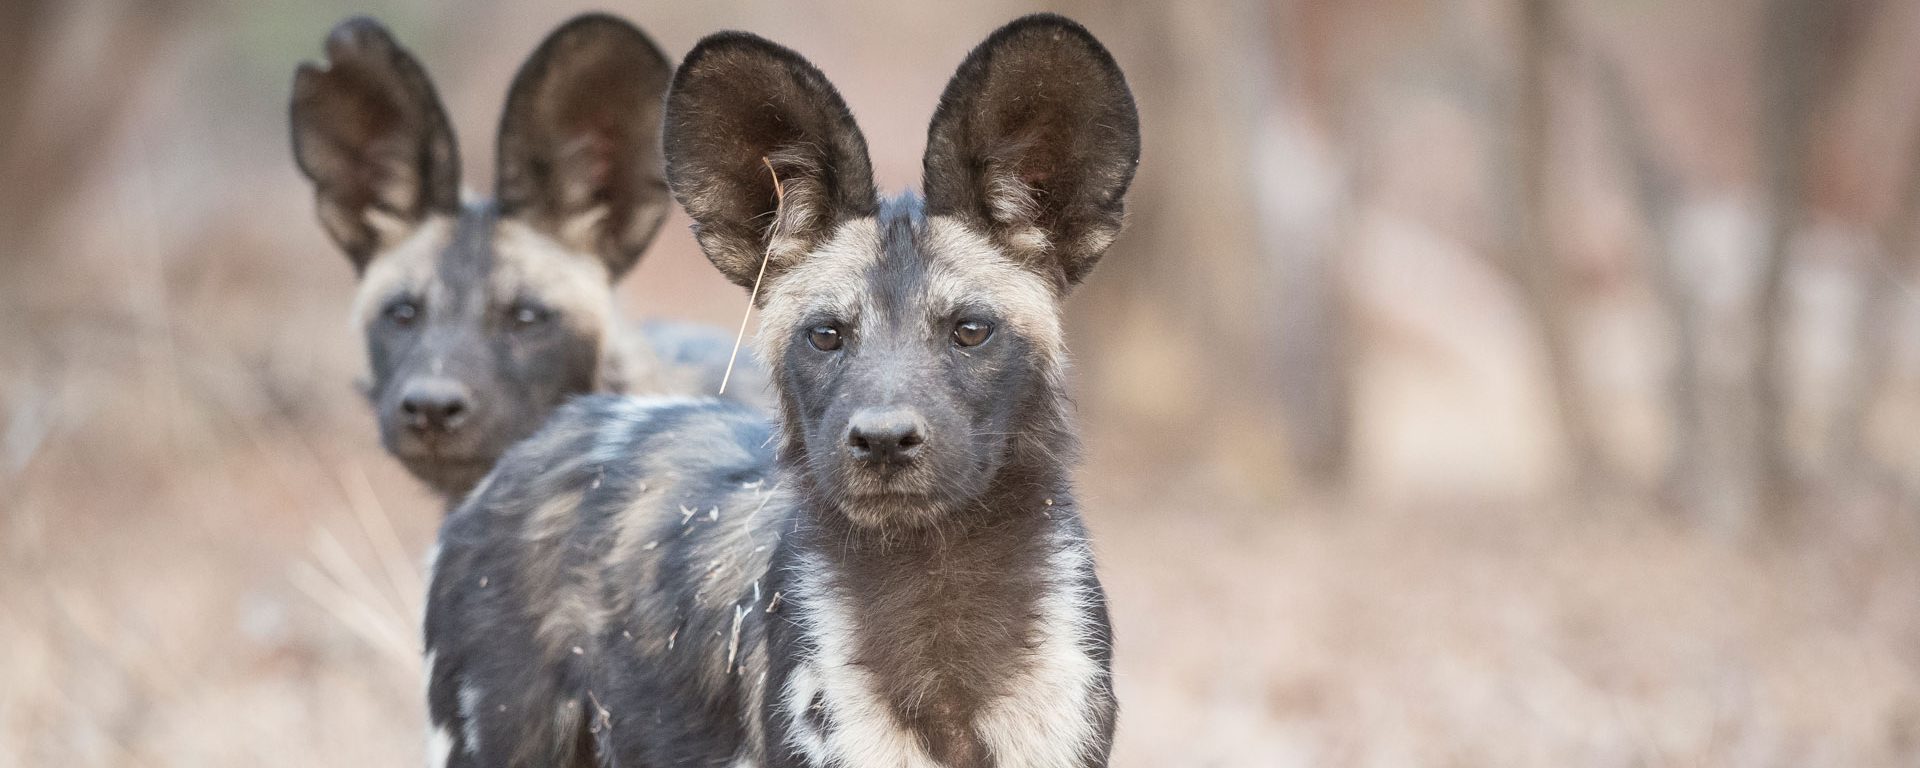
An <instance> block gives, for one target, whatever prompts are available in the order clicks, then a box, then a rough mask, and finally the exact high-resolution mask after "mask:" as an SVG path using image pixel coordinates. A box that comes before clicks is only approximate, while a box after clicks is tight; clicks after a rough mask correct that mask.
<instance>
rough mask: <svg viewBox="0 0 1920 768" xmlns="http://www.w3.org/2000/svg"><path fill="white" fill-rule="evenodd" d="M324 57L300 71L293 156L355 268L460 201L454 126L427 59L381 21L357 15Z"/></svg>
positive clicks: (332, 37)
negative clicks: (430, 76) (425, 64)
mask: <svg viewBox="0 0 1920 768" xmlns="http://www.w3.org/2000/svg"><path fill="white" fill-rule="evenodd" d="M326 49H327V60H326V63H325V64H322V65H314V64H301V65H300V68H299V69H298V70H297V71H295V72H294V76H293V105H292V110H291V112H292V124H293V157H294V160H295V162H297V163H299V165H300V171H301V172H302V173H304V174H306V176H307V178H308V179H309V180H311V181H312V182H313V186H314V191H315V193H316V195H317V196H318V202H319V209H320V222H321V224H322V225H324V226H325V227H326V229H327V234H329V235H331V236H333V240H334V242H336V243H338V244H339V245H340V247H341V248H342V249H344V250H345V251H346V252H347V256H348V257H349V258H351V259H352V260H353V265H354V268H355V269H356V270H364V269H365V268H366V266H367V262H368V261H369V260H371V259H372V258H373V256H374V254H375V253H377V252H378V251H379V250H380V249H381V248H382V247H385V246H389V245H392V244H393V243H394V242H395V241H397V240H399V239H400V238H403V237H405V236H406V234H407V233H409V232H411V231H413V228H414V227H415V226H417V225H418V224H419V223H420V222H421V221H422V220H424V219H425V218H426V217H427V216H428V215H429V214H431V213H455V212H457V211H458V210H459V207H460V160H459V157H458V154H457V152H456V151H455V149H454V141H453V128H452V127H451V126H450V125H449V124H448V122H447V113H446V110H445V109H443V108H441V106H440V98H439V97H438V96H436V95H435V94H434V92H433V83H432V82H430V81H429V80H428V79H427V73H426V70H424V69H422V68H421V67H420V62H418V61H415V60H414V58H413V56H412V55H410V54H408V53H407V51H406V50H405V49H403V48H401V47H400V45H399V44H398V43H395V42H394V41H393V36H392V35H390V34H388V33H387V30H386V28H385V27H382V26H380V23H379V22H377V21H374V20H372V19H367V18H354V19H348V20H346V21H343V22H341V23H340V25H339V26H337V27H334V28H333V32H332V33H331V34H329V35H327V44H326Z"/></svg>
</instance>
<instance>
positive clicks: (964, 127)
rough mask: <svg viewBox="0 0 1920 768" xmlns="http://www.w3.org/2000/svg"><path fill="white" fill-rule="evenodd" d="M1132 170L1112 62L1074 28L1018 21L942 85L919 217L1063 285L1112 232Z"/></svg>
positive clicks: (1084, 268)
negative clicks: (985, 239) (949, 224)
mask: <svg viewBox="0 0 1920 768" xmlns="http://www.w3.org/2000/svg"><path fill="white" fill-rule="evenodd" d="M1139 162H1140V118H1139V115H1138V113H1137V112H1136V111H1135V109H1134V105H1133V93H1132V92H1131V91H1130V90H1128V88H1127V80H1126V76H1125V75H1122V74H1121V72H1120V67H1119V65H1117V64H1115V63H1114V61H1113V56H1112V55H1110V54H1108V53H1107V49H1106V48H1104V47H1102V46H1101V45H1100V42H1099V41H1098V40H1095V39H1094V37H1093V35H1092V34H1091V33H1089V32H1087V30H1086V28H1085V27H1082V26H1080V25H1079V24H1076V23H1074V22H1072V21H1070V20H1068V19H1065V18H1062V17H1060V16H1055V15H1052V14H1035V15H1032V16H1026V17H1023V18H1021V19H1018V20H1015V21H1014V22H1012V23H1010V24H1008V25H1006V26H1004V27H1001V28H1000V29H999V30H998V31H995V32H994V33H993V34H992V35H991V36H989V37H988V38H987V40H986V42H983V43H981V44H980V46H979V47H977V48H975V49H973V52H972V53H971V54H968V55H967V60H966V61H965V62H964V63H962V64H961V65H960V70H959V71H958V72H956V73H955V74H954V76H953V80H952V81H950V82H948V83H947V89H946V92H945V93H944V94H942V95H941V97H940V107H939V109H938V110H937V111H935V112H934V115H933V125H932V126H931V127H930V128H929V129H928V131H927V156H926V178H925V184H926V190H927V212H928V213H929V214H933V215H948V216H954V217H956V218H959V219H961V220H962V221H965V222H967V223H969V224H971V225H974V226H977V227H980V228H981V229H982V230H983V231H984V232H986V233H987V234H988V236H990V237H992V238H993V240H994V241H995V242H996V243H998V244H999V245H1000V246H1001V247H1002V248H1005V249H1007V251H1008V252H1009V253H1011V254H1012V255H1013V256H1014V257H1015V258H1018V259H1020V260H1022V261H1023V262H1025V263H1027V264H1029V265H1030V266H1032V267H1034V268H1036V269H1040V270H1042V271H1043V272H1045V273H1047V274H1049V275H1050V276H1052V277H1054V278H1055V279H1056V280H1058V281H1059V284H1060V285H1061V287H1062V288H1065V287H1068V286H1072V285H1074V284H1076V283H1078V282H1080V280H1081V279H1082V278H1084V277H1086V275H1087V272H1088V271H1090V270H1091V269H1093V265H1094V264H1095V263H1096V262H1098V261H1099V259H1100V255H1101V254H1102V253H1104V252H1105V251H1106V249H1107V245H1108V244H1110V243H1112V242H1113V238H1114V236H1115V235H1117V234H1119V231H1120V223H1121V220H1122V218H1123V215H1124V205H1123V198H1124V197H1125V195H1126V192H1127V185H1128V184H1130V183H1131V182H1132V181H1133V170H1134V167H1135V166H1136V165H1138V164H1139Z"/></svg>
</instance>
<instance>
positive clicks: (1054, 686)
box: [772, 547, 1107, 768]
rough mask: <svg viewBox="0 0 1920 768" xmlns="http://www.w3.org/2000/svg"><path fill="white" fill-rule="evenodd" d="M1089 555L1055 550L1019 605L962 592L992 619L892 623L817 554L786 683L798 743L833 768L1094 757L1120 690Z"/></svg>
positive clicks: (785, 702) (1042, 762) (1047, 765)
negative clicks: (998, 607)
mask: <svg viewBox="0 0 1920 768" xmlns="http://www.w3.org/2000/svg"><path fill="white" fill-rule="evenodd" d="M1085 558H1086V555H1085V550H1084V549H1083V548H1079V547H1066V548H1062V549H1057V550H1054V551H1052V552H1045V553H1043V557H1042V559H1041V561H1040V562H1039V563H1037V565H1039V566H1040V567H1039V568H1038V569H1037V570H1036V576H1035V578H1034V579H1032V580H1031V581H1030V582H1028V583H1027V584H1026V586H1025V588H1024V589H1022V590H1021V591H1023V592H1025V593H1026V594H1024V595H1021V596H1020V597H1021V598H1023V599H1020V600H1018V602H1017V603H1016V606H1017V607H1016V608H1015V609H1014V610H1013V611H1012V612H1011V613H1010V614H1009V615H1008V616H984V615H983V614H981V613H980V611H985V610H988V606H987V605H986V604H981V605H978V606H970V605H966V604H965V600H966V598H956V599H958V600H961V604H960V605H958V606H957V609H958V610H957V611H956V613H957V614H959V615H961V616H969V617H971V618H975V619H980V618H985V619H987V620H985V621H976V622H975V623H973V624H971V625H966V624H956V625H951V626H941V625H940V624H939V623H938V622H919V623H915V622H907V623H906V626H889V627H884V628H881V627H876V626H874V625H875V624H876V623H878V622H877V621H876V617H875V610H874V609H875V608H876V606H874V605H871V604H868V603H863V602H862V599H861V597H862V596H856V595H854V594H850V593H849V591H848V590H845V589H842V588H840V587H838V586H836V582H837V581H838V579H837V578H836V574H834V573H833V572H832V571H831V570H830V569H828V568H826V567H824V566H823V565H822V564H820V563H812V564H810V565H811V566H816V567H810V568H806V569H803V575H802V576H801V578H800V579H799V580H798V582H797V583H796V584H795V588H796V590H804V591H805V593H806V594H808V595H809V596H810V597H809V598H808V599H806V600H805V601H804V607H802V608H801V611H802V612H803V613H802V619H803V620H802V621H801V626H800V629H801V632H800V635H801V638H800V639H801V642H800V643H799V647H800V651H801V652H800V655H799V657H798V658H797V659H796V660H795V664H794V667H793V669H792V672H791V673H790V674H789V676H788V677H787V681H786V684H785V686H784V687H783V690H781V691H780V692H778V694H776V695H777V696H778V702H777V705H778V706H780V707H782V708H783V709H784V711H785V713H786V714H787V716H788V718H789V720H788V722H790V723H791V726H790V729H789V731H788V734H789V736H788V739H787V741H788V744H787V745H785V746H786V747H787V748H788V749H790V750H792V752H793V753H794V754H797V755H800V756H802V757H804V758H805V761H806V763H807V764H809V765H814V766H823V767H824V766H846V767H847V768H858V767H860V766H888V767H890V768H891V767H895V766H899V767H902V768H935V767H936V766H937V767H938V768H976V767H978V768H988V767H992V768H1068V767H1070V766H1082V765H1085V764H1086V756H1087V755H1088V754H1089V749H1090V746H1091V745H1092V743H1093V741H1094V740H1096V739H1098V738H1100V734H1101V728H1100V722H1101V717H1102V714H1103V712H1102V709H1101V708H1102V706H1104V705H1105V700H1104V698H1103V697H1104V696H1105V693H1104V691H1106V690H1107V687H1106V669H1105V665H1104V663H1102V662H1101V661H1100V660H1098V659H1096V658H1095V657H1094V655H1093V652H1092V650H1093V646H1094V644H1093V643H1092V642H1090V641H1089V637H1088V636H1087V632H1088V629H1089V628H1088V625H1087V621H1086V615H1087V614H1086V610H1085V609H1086V601H1087V600H1088V599H1089V596H1088V595H1086V594H1085V593H1084V591H1085V589H1086V587H1084V586H1083V584H1084V583H1085V582H1084V580H1083V579H1082V578H1081V573H1082V572H1081V569H1082V568H1084V567H1085ZM865 597H867V599H868V600H869V601H871V600H872V599H873V598H872V597H871V596H865ZM987 599H989V600H992V601H1007V600H1012V599H1013V598H1011V597H1010V596H999V595H989V596H987ZM882 600H883V601H884V598H882ZM895 607H896V608H899V609H901V610H903V611H910V610H911V608H912V606H895ZM955 607H956V606H949V609H953V608H955ZM1015 614H1017V620H1016V619H1015V618H1013V615H1015ZM888 632H892V633H895V634H894V636H890V637H885V638H884V639H883V640H882V641H880V642H876V641H875V634H876V633H888ZM983 647H984V648H986V649H989V650H986V651H985V652H984V653H983V652H982V648H983ZM772 747H773V748H774V749H779V748H780V746H779V745H772Z"/></svg>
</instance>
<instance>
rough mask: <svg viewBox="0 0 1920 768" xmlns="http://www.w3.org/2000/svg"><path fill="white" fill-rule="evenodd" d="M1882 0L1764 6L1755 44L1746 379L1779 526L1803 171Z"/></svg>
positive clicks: (1762, 494) (1763, 499) (1763, 496)
mask: <svg viewBox="0 0 1920 768" xmlns="http://www.w3.org/2000/svg"><path fill="white" fill-rule="evenodd" d="M1878 5H1879V0H1851V1H1849V0H1768V2H1767V4H1766V8H1765V19H1764V22H1763V24H1764V26H1765V29H1764V32H1763V35H1764V37H1763V39H1762V42H1761V66H1760V71H1759V78H1760V83H1759V87H1760V97H1761V98H1760V125H1759V138H1760V141H1759V148H1760V153H1761V156H1760V164H1759V167H1760V168H1761V169H1762V172H1763V174H1764V176H1763V185H1764V189H1765V191H1766V210H1767V223H1766V230H1765V234H1764V240H1763V241H1762V246H1761V252H1760V256H1761V265H1760V266H1761V270H1760V288H1759V298H1758V300H1757V301H1756V302H1755V308H1754V314H1755V317H1754V320H1755V324H1756V328H1757V329H1758V332H1757V334H1756V336H1755V344H1756V348H1755V350H1754V355H1753V362H1752V366H1753V367H1752V370H1751V371H1750V373H1749V377H1750V379H1751V386H1752V389H1753V397H1754V450H1755V451H1756V456H1755V466H1756V470H1757V474H1758V487H1757V488H1756V492H1757V493H1758V495H1759V500H1760V505H1761V512H1762V513H1763V514H1764V515H1765V516H1766V517H1767V518H1768V519H1769V520H1772V521H1775V522H1779V521H1781V520H1782V519H1783V518H1784V517H1785V516H1787V515H1788V514H1789V513H1790V512H1791V511H1792V509H1793V508H1794V507H1795V506H1796V505H1797V503H1798V500H1799V498H1800V492H1801V488H1800V483H1799V477H1798V467H1797V465H1796V463H1795V462H1794V459H1793V449H1792V444H1791V440H1790V436H1789V435H1788V434H1787V424H1788V413H1789V409H1790V407H1791V405H1792V401H1791V398H1790V393H1788V392H1787V391H1786V377H1785V376H1784V375H1783V372H1784V371H1785V370H1786V368H1787V366H1789V365H1791V364H1792V362H1793V361H1792V360H1791V359H1789V354H1788V349H1787V342H1788V339H1787V334H1786V329H1787V324H1788V321H1789V318H1788V317H1787V316H1786V315H1787V306H1788V303H1789V299H1790V296H1789V288H1790V286H1789V285H1788V281H1787V278H1788V276H1789V274H1790V273H1791V271H1792V266H1793V265H1792V239H1793V234H1794V231H1795V229H1796V228H1797V227H1798V226H1799V225H1800V223H1801V222H1802V220H1803V219H1804V218H1805V216H1806V186H1807V176H1808V174H1807V166H1808V161H1809V155H1810V154H1811V152H1810V147H1811V144H1812V141H1811V139H1812V137H1813V134H1814V130H1813V128H1814V122H1813V119H1814V115H1815V113H1816V112H1817V111H1818V109H1819V107H1820V106H1821V103H1822V101H1823V97H1824V96H1825V95H1826V94H1830V93H1834V92H1837V91H1838V90H1839V87H1838V85H1839V84H1838V83H1837V82H1836V80H1838V79H1840V78H1838V77H1836V74H1851V71H1850V70H1852V69H1853V67H1852V66H1850V64H1849V62H1848V61H1847V59H1848V58H1849V57H1854V58H1855V59H1856V60H1857V58H1859V53H1858V50H1857V49H1858V48H1859V47H1860V46H1858V45H1855V44H1854V43H1856V42H1857V40H1858V38H1859V37H1860V32H1861V31H1862V30H1863V29H1864V27H1865V23H1866V22H1867V21H1868V20H1871V19H1872V18H1874V17H1875V16H1876V15H1877V11H1878Z"/></svg>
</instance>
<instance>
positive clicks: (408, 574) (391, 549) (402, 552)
mask: <svg viewBox="0 0 1920 768" xmlns="http://www.w3.org/2000/svg"><path fill="white" fill-rule="evenodd" d="M338 474H339V478H340V486H341V487H342V488H344V489H345V490H346V494H347V505H348V506H349V507H352V508H353V514H354V518H355V519H356V520H358V521H359V523H360V532H361V534H363V535H365V536H366V537H367V542H368V543H369V544H371V545H372V546H373V550H374V554H375V556H376V557H377V558H378V559H379V561H380V570H381V571H382V572H383V573H384V574H385V575H386V577H387V583H388V585H389V586H391V587H392V588H393V594H394V597H395V598H396V599H397V600H398V601H399V603H400V607H401V609H402V610H403V611H405V613H406V615H408V616H420V615H422V613H423V612H424V610H425V607H424V606H422V605H421V596H422V595H423V594H425V591H426V585H425V584H424V583H423V581H422V578H421V575H420V571H419V570H417V569H416V568H414V565H413V560H412V559H410V558H408V557H407V548H406V547H405V546H404V545H402V544H401V543H400V536H399V534H397V533H395V532H394V530H393V518H392V517H391V516H389V515H388V514H387V508H386V507H385V506H384V505H382V504H381V503H380V496H379V494H377V493H375V492H374V490H373V484H372V483H370V482H368V481H367V473H366V472H365V471H363V470H361V469H360V465H359V464H356V463H352V462H348V463H344V464H342V465H341V466H340V470H339V473H338Z"/></svg>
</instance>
